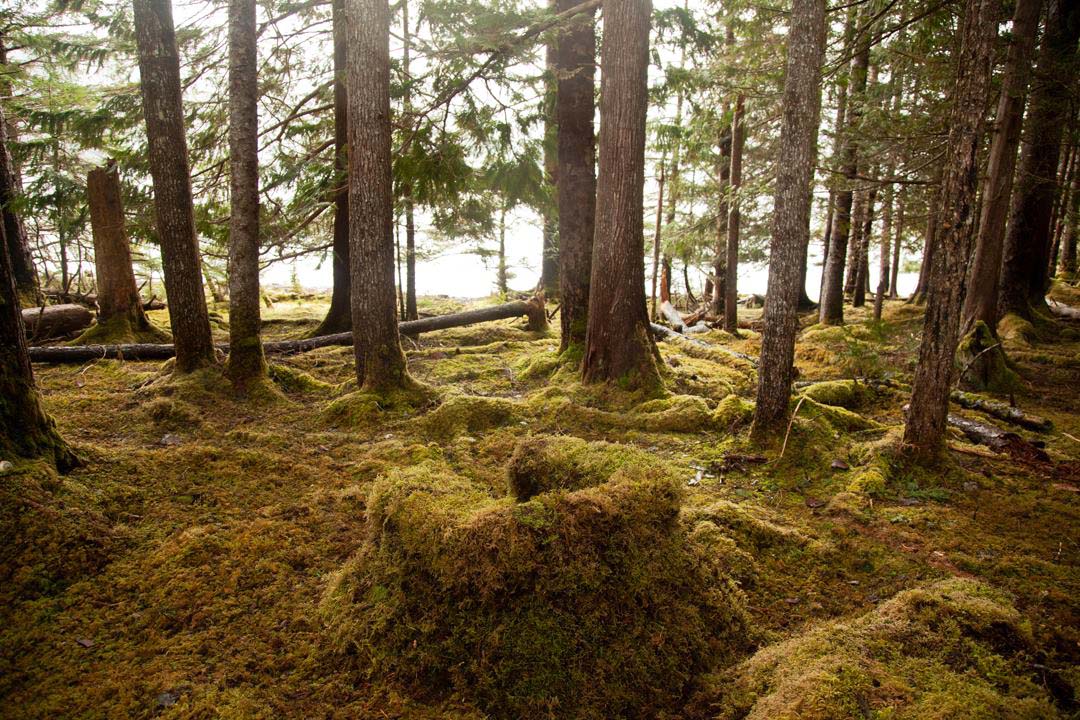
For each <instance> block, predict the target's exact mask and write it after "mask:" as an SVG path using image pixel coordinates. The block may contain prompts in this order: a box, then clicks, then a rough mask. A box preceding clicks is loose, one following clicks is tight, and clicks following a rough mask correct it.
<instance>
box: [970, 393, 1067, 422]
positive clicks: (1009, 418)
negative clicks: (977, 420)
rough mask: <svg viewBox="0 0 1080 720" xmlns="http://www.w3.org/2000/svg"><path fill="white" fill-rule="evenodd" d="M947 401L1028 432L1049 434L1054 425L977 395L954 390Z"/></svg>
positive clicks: (1042, 418)
mask: <svg viewBox="0 0 1080 720" xmlns="http://www.w3.org/2000/svg"><path fill="white" fill-rule="evenodd" d="M949 399H950V400H952V401H953V402H954V403H956V404H957V405H959V406H960V407H963V408H967V409H968V410H981V411H982V412H984V413H986V414H987V415H993V416H994V417H996V418H997V419H998V420H1004V421H1005V422H1007V423H1012V424H1013V425H1019V426H1020V427H1024V428H1027V429H1029V430H1036V431H1038V432H1049V431H1050V430H1051V429H1052V428H1053V427H1054V424H1053V423H1052V422H1050V421H1049V420H1047V419H1046V418H1044V417H1039V416H1038V415H1031V414H1029V413H1026V412H1024V411H1023V410H1021V409H1020V408H1017V407H1013V406H1012V405H1008V404H1007V403H1003V402H1001V401H999V400H992V399H990V398H984V397H979V396H978V395H973V394H972V393H966V392H961V391H959V390H954V391H953V392H952V394H951V395H950V396H949Z"/></svg>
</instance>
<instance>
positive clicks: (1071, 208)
mask: <svg viewBox="0 0 1080 720" xmlns="http://www.w3.org/2000/svg"><path fill="white" fill-rule="evenodd" d="M1077 224H1080V172H1078V171H1077V169H1076V163H1075V162H1074V163H1073V173H1072V192H1071V193H1070V195H1069V203H1068V208H1067V210H1066V217H1065V229H1064V230H1063V232H1062V237H1061V254H1060V263H1059V264H1058V273H1059V275H1060V276H1061V278H1062V279H1063V280H1065V281H1067V282H1071V281H1072V280H1073V279H1074V278H1075V277H1076V242H1077V235H1078V234H1080V228H1078V227H1077Z"/></svg>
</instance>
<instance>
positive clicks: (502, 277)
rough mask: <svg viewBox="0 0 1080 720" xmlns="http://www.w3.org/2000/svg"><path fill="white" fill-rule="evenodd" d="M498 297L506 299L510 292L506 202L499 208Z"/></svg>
mask: <svg viewBox="0 0 1080 720" xmlns="http://www.w3.org/2000/svg"><path fill="white" fill-rule="evenodd" d="M496 279H497V281H498V290H499V299H501V300H502V301H504V302H505V301H506V296H507V294H508V293H509V292H510V285H509V277H508V275H507V270H506V203H503V206H502V207H501V208H499V269H498V272H497V274H496Z"/></svg>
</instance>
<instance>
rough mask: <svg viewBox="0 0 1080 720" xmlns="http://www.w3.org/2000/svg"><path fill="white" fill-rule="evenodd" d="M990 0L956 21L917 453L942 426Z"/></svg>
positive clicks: (969, 239) (932, 443) (965, 249)
mask: <svg viewBox="0 0 1080 720" xmlns="http://www.w3.org/2000/svg"><path fill="white" fill-rule="evenodd" d="M997 7H998V5H997V3H996V2H995V0H967V1H966V2H965V8H964V17H963V19H962V20H961V24H960V49H959V51H958V54H957V63H956V65H957V67H956V85H955V88H954V90H953V92H952V97H951V101H952V102H951V106H952V109H951V112H950V117H949V139H948V145H947V149H946V159H945V173H944V176H943V177H942V187H941V217H942V224H941V235H940V238H939V239H938V248H937V251H936V252H935V253H934V259H933V264H932V265H931V268H930V281H929V284H930V287H929V294H928V299H927V303H926V318H925V321H924V323H923V338H922V344H921V345H920V347H919V364H918V366H917V367H916V369H915V379H914V382H913V383H912V391H911V405H910V408H909V410H908V416H907V423H906V425H905V428H904V445H905V446H906V447H909V448H911V449H912V450H913V451H914V453H915V454H916V455H919V456H922V457H929V456H932V455H933V454H934V453H936V452H937V450H938V449H939V448H940V446H941V444H942V439H943V437H944V434H945V420H946V416H947V414H948V410H949V392H950V390H951V388H952V378H953V374H954V368H953V363H954V356H955V354H956V346H957V343H958V340H959V331H960V312H961V309H962V308H961V303H962V302H963V299H964V286H965V284H966V275H967V264H968V260H969V259H970V256H971V249H972V244H973V242H974V237H973V233H974V229H975V222H976V220H977V218H976V216H975V195H976V190H977V185H978V176H979V147H980V145H981V144H982V138H983V125H984V116H985V107H986V96H987V93H989V91H990V75H991V56H992V54H993V47H994V39H995V36H996V35H997V18H996V14H995V10H996V8H997Z"/></svg>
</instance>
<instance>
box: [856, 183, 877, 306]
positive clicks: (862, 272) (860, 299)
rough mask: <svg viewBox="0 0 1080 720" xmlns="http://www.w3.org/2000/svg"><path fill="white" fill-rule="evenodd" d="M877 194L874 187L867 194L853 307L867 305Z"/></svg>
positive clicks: (860, 233)
mask: <svg viewBox="0 0 1080 720" xmlns="http://www.w3.org/2000/svg"><path fill="white" fill-rule="evenodd" d="M877 192H878V191H877V188H876V187H872V188H870V190H869V191H868V192H867V194H866V215H865V217H864V218H863V222H862V230H861V231H860V232H859V253H858V255H859V262H858V264H857V267H856V272H855V289H854V292H853V293H852V295H851V306H852V307H862V306H864V305H865V304H866V286H867V284H869V282H870V238H871V237H872V235H873V229H874V202H875V201H876V200H877Z"/></svg>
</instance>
